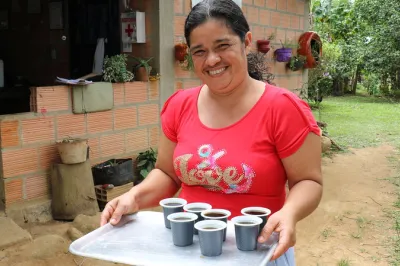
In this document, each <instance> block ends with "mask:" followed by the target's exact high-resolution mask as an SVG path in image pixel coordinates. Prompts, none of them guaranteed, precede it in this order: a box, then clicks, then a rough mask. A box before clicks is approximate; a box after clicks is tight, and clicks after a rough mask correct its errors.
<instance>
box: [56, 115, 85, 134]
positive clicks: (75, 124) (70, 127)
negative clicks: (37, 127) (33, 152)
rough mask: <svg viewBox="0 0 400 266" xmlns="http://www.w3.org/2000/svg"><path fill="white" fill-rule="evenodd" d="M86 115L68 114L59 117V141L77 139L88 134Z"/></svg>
mask: <svg viewBox="0 0 400 266" xmlns="http://www.w3.org/2000/svg"><path fill="white" fill-rule="evenodd" d="M85 122H86V121H85V115H84V114H67V115H59V116H57V139H58V140H60V139H63V138H65V137H68V136H70V137H76V136H81V135H84V134H86V123H85Z"/></svg>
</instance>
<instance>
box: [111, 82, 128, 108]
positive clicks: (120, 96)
mask: <svg viewBox="0 0 400 266" xmlns="http://www.w3.org/2000/svg"><path fill="white" fill-rule="evenodd" d="M112 86H113V90H114V105H121V104H124V98H125V93H124V83H113V84H112Z"/></svg>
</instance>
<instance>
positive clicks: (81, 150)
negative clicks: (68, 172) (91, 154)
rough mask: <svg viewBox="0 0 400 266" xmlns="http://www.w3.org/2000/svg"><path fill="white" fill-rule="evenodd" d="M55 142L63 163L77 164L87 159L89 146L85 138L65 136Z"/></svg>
mask: <svg viewBox="0 0 400 266" xmlns="http://www.w3.org/2000/svg"><path fill="white" fill-rule="evenodd" d="M56 144H57V151H58V154H59V155H60V158H61V162H62V163H63V164H77V163H83V162H85V161H86V160H87V157H88V148H89V146H88V142H87V139H79V138H71V137H67V138H65V139H63V140H61V141H58V142H57V143H56Z"/></svg>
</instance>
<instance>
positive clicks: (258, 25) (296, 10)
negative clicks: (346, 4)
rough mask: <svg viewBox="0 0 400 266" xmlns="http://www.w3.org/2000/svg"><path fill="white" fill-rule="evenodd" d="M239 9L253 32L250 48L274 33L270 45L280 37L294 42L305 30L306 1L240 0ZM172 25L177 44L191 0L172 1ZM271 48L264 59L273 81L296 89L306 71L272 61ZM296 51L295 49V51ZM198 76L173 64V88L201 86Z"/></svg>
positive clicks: (306, 19) (304, 78) (181, 35)
mask: <svg viewBox="0 0 400 266" xmlns="http://www.w3.org/2000/svg"><path fill="white" fill-rule="evenodd" d="M242 3H243V4H242V10H243V12H244V14H245V16H246V18H247V20H248V22H249V23H250V27H251V31H252V33H253V38H254V43H253V48H254V50H255V49H256V44H255V42H256V41H257V40H260V39H264V38H265V39H266V38H268V36H269V35H270V34H271V33H274V34H275V36H276V37H275V39H274V40H273V41H272V43H271V45H272V46H273V48H275V49H276V48H279V47H280V40H281V41H282V42H283V43H284V42H285V40H287V41H292V42H297V41H298V38H299V37H300V35H301V34H302V33H303V32H304V31H307V29H308V15H309V12H308V10H309V8H308V6H309V3H308V1H305V0H242ZM174 9H175V17H174V25H175V26H174V27H175V33H174V36H175V43H178V42H179V41H180V40H181V39H182V38H183V36H184V32H183V30H184V23H185V18H186V16H187V14H189V12H190V10H191V1H190V0H174ZM273 50H274V49H271V51H269V52H268V54H267V58H268V62H269V66H270V68H271V70H270V71H271V73H273V74H274V75H275V80H274V82H275V83H276V84H277V85H278V86H281V87H284V88H287V89H290V90H295V89H297V88H300V87H301V86H302V85H303V83H306V82H307V80H308V78H307V76H308V75H307V71H297V72H293V71H291V70H288V69H287V68H286V66H285V63H280V62H275V60H273V58H272V55H273ZM294 52H295V50H294ZM200 84H201V82H200V80H199V79H197V77H196V76H195V75H194V74H193V73H191V72H189V71H184V70H182V68H181V67H180V66H179V64H178V63H177V62H176V63H175V89H176V90H177V89H183V88H189V87H193V86H197V85H200Z"/></svg>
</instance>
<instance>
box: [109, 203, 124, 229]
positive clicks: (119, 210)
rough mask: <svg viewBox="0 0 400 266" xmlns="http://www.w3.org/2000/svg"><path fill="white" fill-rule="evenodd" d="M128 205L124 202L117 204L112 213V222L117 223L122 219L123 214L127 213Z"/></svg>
mask: <svg viewBox="0 0 400 266" xmlns="http://www.w3.org/2000/svg"><path fill="white" fill-rule="evenodd" d="M127 210H128V207H127V206H126V205H124V204H117V206H116V208H115V210H114V212H113V213H112V216H111V220H110V223H111V224H112V225H116V224H118V223H119V221H120V220H121V217H122V215H124V214H126V213H127Z"/></svg>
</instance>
